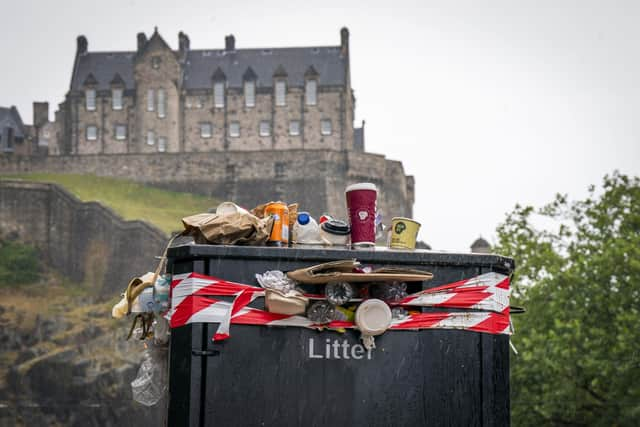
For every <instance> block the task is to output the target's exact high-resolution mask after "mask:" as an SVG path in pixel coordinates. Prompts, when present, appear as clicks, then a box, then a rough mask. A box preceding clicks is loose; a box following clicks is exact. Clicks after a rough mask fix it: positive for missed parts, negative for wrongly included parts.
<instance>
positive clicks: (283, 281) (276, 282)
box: [256, 270, 298, 295]
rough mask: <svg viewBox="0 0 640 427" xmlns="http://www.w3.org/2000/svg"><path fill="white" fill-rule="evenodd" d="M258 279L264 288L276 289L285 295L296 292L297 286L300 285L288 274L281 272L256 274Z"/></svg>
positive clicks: (273, 271)
mask: <svg viewBox="0 0 640 427" xmlns="http://www.w3.org/2000/svg"><path fill="white" fill-rule="evenodd" d="M256 279H257V280H258V283H259V284H260V286H262V287H263V288H265V289H274V290H276V291H280V292H282V293H283V294H285V295H287V294H288V293H290V292H294V291H296V286H297V284H298V283H297V282H296V281H294V280H292V279H289V278H288V277H287V275H286V274H284V273H283V272H282V271H279V270H272V271H265V272H264V273H263V274H256ZM296 294H297V292H296Z"/></svg>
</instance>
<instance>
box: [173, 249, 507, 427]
mask: <svg viewBox="0 0 640 427" xmlns="http://www.w3.org/2000/svg"><path fill="white" fill-rule="evenodd" d="M168 257H169V264H168V266H169V267H168V268H169V271H170V272H171V273H172V274H180V273H188V272H196V273H202V274H205V275H210V276H215V277H218V278H221V279H226V280H229V281H234V282H239V283H244V284H248V285H257V282H256V279H255V274H256V273H263V272H265V271H267V270H282V271H290V270H294V269H298V268H303V267H308V266H311V265H315V264H319V263H323V262H329V261H334V260H340V259H352V258H356V259H358V260H359V261H360V262H361V263H363V264H370V265H373V266H376V267H379V266H402V267H408V268H416V269H421V270H426V271H430V272H432V273H433V274H434V278H433V280H431V281H427V282H424V283H423V284H421V286H424V287H426V288H431V287H434V286H438V285H441V284H446V283H452V282H455V281H459V280H464V279H468V278H471V277H474V276H477V275H479V274H482V273H487V272H491V271H494V272H498V273H502V274H507V275H508V274H510V273H511V272H512V270H513V268H514V263H513V260H511V259H509V258H504V257H501V256H496V255H484V254H451V253H437V252H427V251H420V250H416V251H411V252H409V251H406V252H405V251H389V250H377V251H352V250H345V249H297V248H269V247H239V246H207V245H184V246H179V247H175V248H171V249H170V250H169V252H168ZM423 310H427V309H423ZM217 327H218V324H205V323H196V324H188V325H186V326H182V327H179V328H175V329H173V330H172V331H171V352H170V385H169V389H170V390H169V395H170V396H169V414H168V425H169V426H172V427H173V426H223V427H229V426H305V427H307V426H308V427H311V426H319V427H320V426H322V427H329V426H331V427H339V426H423V425H424V426H426V425H428V426H439V425H443V426H444V425H446V426H465V427H466V426H505V425H509V421H510V420H509V353H508V347H509V338H508V336H506V335H491V334H485V333H478V332H470V331H462V330H419V331H387V332H386V333H384V334H383V335H381V336H378V337H376V348H375V349H374V350H372V351H371V352H366V351H363V350H362V348H361V347H356V346H358V345H359V344H360V339H359V332H358V331H355V330H348V331H347V332H346V333H344V334H342V333H339V332H334V331H327V330H325V331H315V330H310V329H304V328H293V327H265V326H250V325H231V337H230V338H229V339H227V340H225V341H222V342H213V341H212V340H211V337H212V336H213V335H214V333H215V332H216V330H217ZM336 343H337V344H336Z"/></svg>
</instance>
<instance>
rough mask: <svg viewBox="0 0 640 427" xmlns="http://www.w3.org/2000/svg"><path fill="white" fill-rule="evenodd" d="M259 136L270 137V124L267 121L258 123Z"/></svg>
mask: <svg viewBox="0 0 640 427" xmlns="http://www.w3.org/2000/svg"><path fill="white" fill-rule="evenodd" d="M260 136H271V123H270V122H269V121H267V120H263V121H261V122H260Z"/></svg>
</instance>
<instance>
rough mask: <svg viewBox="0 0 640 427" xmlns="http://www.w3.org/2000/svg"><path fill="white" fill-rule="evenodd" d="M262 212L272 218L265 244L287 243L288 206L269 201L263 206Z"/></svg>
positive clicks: (279, 244)
mask: <svg viewBox="0 0 640 427" xmlns="http://www.w3.org/2000/svg"><path fill="white" fill-rule="evenodd" d="M264 214H265V216H266V215H271V216H272V217H273V218H274V221H273V228H272V229H271V235H270V236H269V240H268V241H267V244H268V245H269V246H287V245H288V244H289V208H287V205H285V204H284V203H282V202H271V203H269V204H267V206H265V208H264Z"/></svg>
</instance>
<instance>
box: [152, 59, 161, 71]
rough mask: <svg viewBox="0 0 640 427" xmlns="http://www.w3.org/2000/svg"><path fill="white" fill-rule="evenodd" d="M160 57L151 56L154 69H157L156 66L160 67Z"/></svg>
mask: <svg viewBox="0 0 640 427" xmlns="http://www.w3.org/2000/svg"><path fill="white" fill-rule="evenodd" d="M160 61H161V59H160V57H159V56H154V57H152V58H151V66H152V67H153V69H154V70H157V69H158V68H160Z"/></svg>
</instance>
